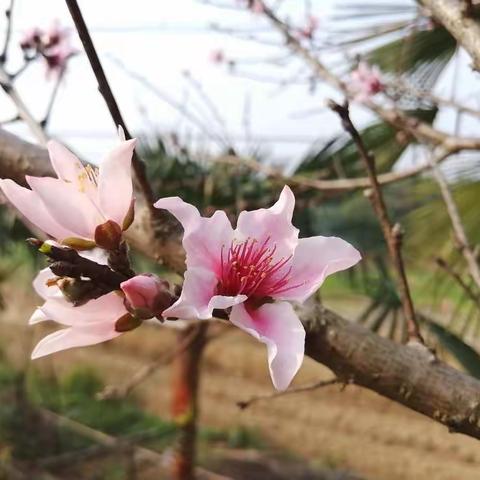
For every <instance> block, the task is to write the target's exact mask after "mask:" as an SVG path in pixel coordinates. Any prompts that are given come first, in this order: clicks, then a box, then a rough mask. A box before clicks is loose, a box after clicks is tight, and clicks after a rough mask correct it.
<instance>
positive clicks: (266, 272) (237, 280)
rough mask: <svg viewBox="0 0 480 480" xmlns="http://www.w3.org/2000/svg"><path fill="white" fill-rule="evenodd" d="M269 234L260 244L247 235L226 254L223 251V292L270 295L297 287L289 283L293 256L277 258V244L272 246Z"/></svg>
mask: <svg viewBox="0 0 480 480" xmlns="http://www.w3.org/2000/svg"><path fill="white" fill-rule="evenodd" d="M269 243H270V237H267V238H266V239H265V240H264V241H263V242H262V243H261V244H260V243H259V242H258V241H257V240H256V239H251V238H247V240H245V241H244V242H240V243H234V242H232V244H231V245H230V247H228V249H227V250H226V251H227V254H226V255H225V253H224V248H227V247H225V246H223V247H222V250H221V253H220V262H221V273H220V279H219V285H218V294H220V295H231V296H234V295H240V294H243V295H247V296H249V297H261V298H263V297H269V296H273V295H275V294H277V293H280V292H284V291H287V290H290V289H291V288H296V287H297V286H298V285H294V286H289V285H288V284H289V283H290V281H291V276H290V274H291V267H290V268H286V266H287V264H288V263H289V262H290V260H291V259H292V256H291V255H290V256H288V257H282V258H280V259H278V260H277V261H275V260H274V256H275V253H276V251H277V246H276V245H273V246H269Z"/></svg>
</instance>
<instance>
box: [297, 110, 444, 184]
mask: <svg viewBox="0 0 480 480" xmlns="http://www.w3.org/2000/svg"><path fill="white" fill-rule="evenodd" d="M406 113H407V114H408V115H409V116H412V117H415V118H418V119H419V120H422V121H424V122H427V123H432V122H433V120H434V119H435V116H436V114H437V109H436V108H432V109H417V110H412V111H406ZM361 136H362V139H363V141H364V142H365V145H366V146H367V147H368V148H369V149H370V150H371V151H372V152H373V153H374V155H375V162H376V166H377V171H378V172H379V173H382V172H386V171H390V170H391V169H392V167H393V166H394V165H395V163H396V162H397V160H398V159H399V158H400V155H401V154H402V153H403V152H404V151H405V149H406V148H407V146H408V145H409V141H407V140H406V139H404V138H400V137H399V135H398V132H397V130H396V129H395V128H393V127H392V126H390V125H389V124H387V123H385V122H383V121H380V122H376V123H373V124H371V125H369V126H367V127H366V128H364V129H363V130H362V131H361ZM295 173H301V174H317V175H318V174H319V173H321V174H322V178H337V177H338V176H339V174H341V175H342V176H345V177H358V176H365V166H364V165H363V163H362V162H361V161H360V158H359V156H358V150H357V147H356V146H355V144H354V143H353V141H352V140H351V138H350V136H349V135H347V134H345V133H342V134H340V135H339V136H338V137H337V138H335V139H333V140H332V141H331V142H329V143H328V144H327V145H325V146H324V147H322V148H321V149H320V151H318V152H311V153H309V154H308V155H307V156H306V157H305V158H304V159H303V160H302V161H301V162H300V164H299V166H298V167H297V169H296V172H295Z"/></svg>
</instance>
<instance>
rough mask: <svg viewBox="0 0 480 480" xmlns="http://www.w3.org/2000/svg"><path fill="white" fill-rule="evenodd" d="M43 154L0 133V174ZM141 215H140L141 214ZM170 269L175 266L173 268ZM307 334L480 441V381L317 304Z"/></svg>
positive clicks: (39, 163)
mask: <svg viewBox="0 0 480 480" xmlns="http://www.w3.org/2000/svg"><path fill="white" fill-rule="evenodd" d="M50 171H51V170H50V164H49V160H48V155H47V154H46V151H45V150H44V149H42V148H41V147H38V146H34V145H30V144H29V143H27V142H24V141H22V140H19V139H18V138H16V137H15V136H14V135H12V134H9V133H6V132H4V131H2V130H1V129H0V176H2V177H7V178H13V179H21V178H23V175H25V173H29V174H35V175H39V174H48V173H49V172H50ZM140 213H141V212H140ZM136 222H139V223H137V227H136V228H135V229H132V228H131V229H129V240H130V241H131V242H132V245H133V246H134V247H136V246H139V247H140V249H141V251H142V252H143V253H145V254H146V255H149V256H150V258H153V259H155V258H157V256H158V255H161V256H164V257H165V259H166V260H167V261H166V263H168V265H170V266H171V265H175V264H176V266H177V271H179V270H181V266H182V265H183V255H184V253H183V250H182V247H181V243H180V241H179V238H178V237H172V238H171V239H169V241H168V243H167V244H164V243H161V242H158V241H157V242H156V243H152V242H151V240H150V238H151V237H149V235H150V234H151V232H150V231H149V230H150V229H151V227H149V226H148V224H146V225H143V224H142V223H141V219H138V218H136ZM171 268H174V267H171ZM301 317H302V320H303V322H304V325H305V329H306V331H307V338H306V352H307V355H309V356H310V357H311V358H313V359H314V360H315V361H317V362H320V363H323V364H324V365H326V366H327V367H329V368H330V369H331V370H332V371H333V372H334V373H335V374H336V376H337V377H339V378H340V379H343V380H344V381H351V382H353V383H355V384H357V385H360V386H363V387H366V388H369V389H370V390H373V391H375V392H377V393H379V394H380V395H383V396H385V397H387V398H390V399H392V400H394V401H396V402H398V403H400V404H402V405H404V406H406V407H408V408H411V409H412V410H415V411H417V412H420V413H422V414H424V415H427V416H428V417H430V418H432V419H434V420H435V421H437V422H440V423H442V424H444V425H446V426H448V427H449V428H450V429H451V430H452V431H457V432H461V433H464V434H466V435H470V436H472V437H474V438H478V439H480V406H479V405H480V381H479V380H476V379H475V378H473V377H470V376H468V375H466V374H465V373H463V372H460V371H458V370H455V369H454V368H452V367H450V366H448V365H446V364H445V363H443V362H440V361H438V360H434V361H432V356H431V355H428V354H427V353H426V352H425V350H424V349H416V348H415V347H414V346H407V345H398V344H395V343H393V342H391V341H390V340H387V339H384V338H381V337H379V336H378V335H376V334H375V333H373V332H371V331H370V330H367V329H365V328H364V327H362V326H361V325H358V324H354V323H351V322H348V321H347V320H345V319H343V318H342V317H340V316H339V315H337V314H335V313H333V312H331V311H329V310H326V309H325V308H323V307H321V306H317V307H315V308H314V309H313V310H311V311H306V310H305V311H304V312H302V313H301Z"/></svg>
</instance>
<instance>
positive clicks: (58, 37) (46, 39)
mask: <svg viewBox="0 0 480 480" xmlns="http://www.w3.org/2000/svg"><path fill="white" fill-rule="evenodd" d="M69 39H70V30H69V29H68V28H65V27H63V26H62V25H61V24H60V22H59V20H58V19H57V20H54V21H53V22H52V23H51V25H50V27H49V28H48V29H47V30H46V31H44V32H42V36H41V40H42V45H43V48H51V47H56V46H57V45H59V44H61V43H65V42H67V41H68V40H69Z"/></svg>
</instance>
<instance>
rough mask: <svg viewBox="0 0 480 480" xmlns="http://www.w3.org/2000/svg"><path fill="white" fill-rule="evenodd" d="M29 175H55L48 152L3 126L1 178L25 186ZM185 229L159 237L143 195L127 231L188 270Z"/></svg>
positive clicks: (146, 250)
mask: <svg viewBox="0 0 480 480" xmlns="http://www.w3.org/2000/svg"><path fill="white" fill-rule="evenodd" d="M25 175H35V176H55V174H54V172H53V170H52V167H51V164H50V160H49V157H48V153H47V151H46V150H45V149H44V148H42V147H39V146H37V145H32V144H31V143H28V142H26V141H24V140H21V139H20V138H19V137H17V136H16V135H13V134H11V133H9V132H7V131H5V130H3V129H1V128H0V178H10V179H12V180H14V181H16V182H17V183H19V184H20V185H25ZM180 233H181V231H180V229H178V230H177V231H172V230H170V235H169V236H168V237H165V238H158V236H157V235H156V232H154V231H153V229H152V225H151V216H150V212H149V209H148V208H147V207H146V205H145V202H143V201H142V199H141V198H137V202H136V204H135V221H134V222H133V225H132V226H131V227H130V228H129V229H128V231H127V232H126V238H127V240H128V242H129V244H130V245H131V246H132V247H133V248H135V249H136V250H138V251H139V252H141V253H143V254H145V255H146V256H148V257H150V258H153V259H154V260H155V261H158V262H163V263H164V264H165V265H167V266H168V267H170V268H171V269H173V270H175V271H178V272H182V271H183V270H184V269H185V261H184V259H185V252H184V251H183V248H182V245H181V243H180V241H179V235H180Z"/></svg>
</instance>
